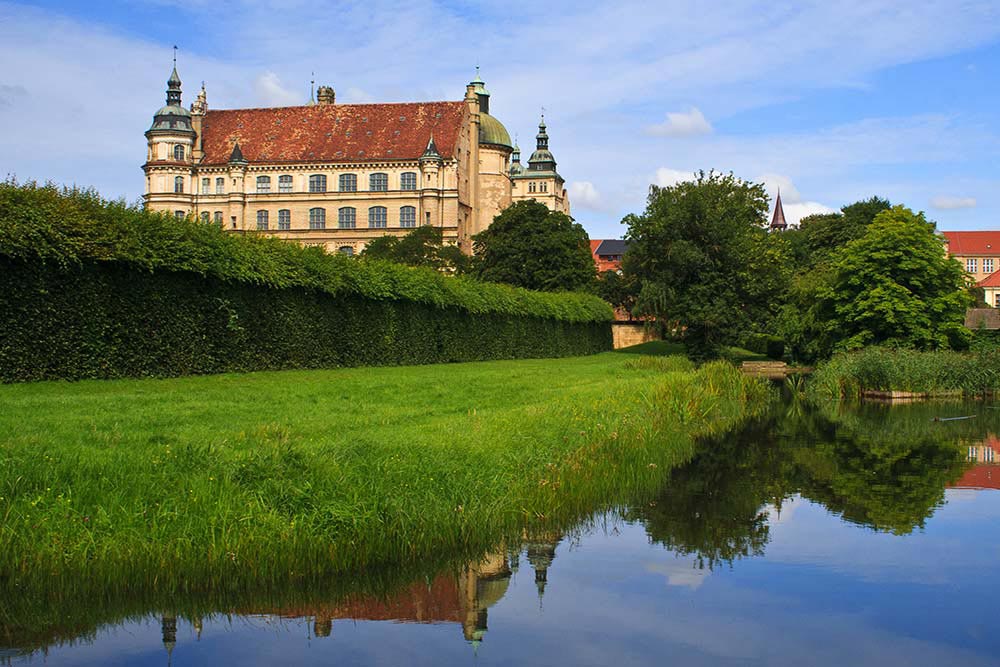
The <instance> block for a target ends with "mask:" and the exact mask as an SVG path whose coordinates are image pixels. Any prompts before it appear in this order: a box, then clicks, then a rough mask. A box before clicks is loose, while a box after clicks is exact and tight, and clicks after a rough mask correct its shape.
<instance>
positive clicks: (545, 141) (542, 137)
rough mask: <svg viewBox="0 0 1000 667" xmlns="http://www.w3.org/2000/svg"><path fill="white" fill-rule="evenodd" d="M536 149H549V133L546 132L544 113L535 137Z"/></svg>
mask: <svg viewBox="0 0 1000 667" xmlns="http://www.w3.org/2000/svg"><path fill="white" fill-rule="evenodd" d="M535 141H536V142H537V143H536V146H535V147H536V149H537V150H540V151H542V150H546V151H547V150H548V149H549V133H548V132H547V131H546V126H545V112H544V111H543V112H542V120H541V122H539V123H538V134H536V135H535Z"/></svg>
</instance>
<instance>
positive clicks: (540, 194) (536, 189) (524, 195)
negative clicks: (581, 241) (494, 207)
mask: <svg viewBox="0 0 1000 667" xmlns="http://www.w3.org/2000/svg"><path fill="white" fill-rule="evenodd" d="M514 151H515V152H514V157H515V159H514V161H513V162H512V163H511V166H510V172H509V175H510V178H511V181H512V182H513V189H512V191H511V199H512V200H513V201H524V200H528V199H534V200H535V201H538V202H541V203H543V204H545V205H546V206H548V207H549V209H551V210H553V211H559V212H562V213H565V214H566V215H569V197H568V196H567V194H566V189H565V181H564V180H563V177H562V176H560V175H559V172H558V171H556V159H555V156H553V155H552V151H550V150H549V132H548V126H547V125H546V124H545V114H544V113H543V114H542V117H541V120H540V121H539V123H538V134H536V135H535V150H534V152H533V153H532V154H531V157H529V158H528V166H527V167H526V168H525V167H524V166H523V165H522V164H521V151H520V149H519V148H518V147H516V146H515V148H514Z"/></svg>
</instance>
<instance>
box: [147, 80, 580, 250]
mask: <svg viewBox="0 0 1000 667" xmlns="http://www.w3.org/2000/svg"><path fill="white" fill-rule="evenodd" d="M146 139H147V140H148V148H147V155H146V163H145V164H144V165H143V171H144V172H145V175H146V185H145V196H144V200H145V204H146V206H147V207H148V208H150V209H153V210H157V211H165V212H172V213H173V214H174V215H175V216H177V217H178V218H184V217H187V216H196V217H198V218H199V219H201V220H202V221H204V222H214V223H216V224H218V225H220V226H222V227H223V228H224V229H227V230H230V231H233V232H238V233H248V232H250V233H258V232H259V233H265V234H271V235H275V236H279V237H281V238H286V239H292V240H295V241H298V242H300V243H302V244H305V245H317V246H322V247H324V248H325V249H326V250H327V251H329V252H341V253H345V254H355V253H358V252H360V251H361V250H363V249H364V246H365V244H366V243H367V242H369V241H370V240H372V239H374V238H378V237H379V236H382V235H385V234H397V235H402V234H406V233H407V232H409V231H410V230H411V229H412V228H414V227H416V226H417V225H421V224H423V225H434V226H437V227H440V228H441V230H442V232H443V236H444V239H445V241H446V242H447V243H452V244H457V245H458V246H459V247H460V248H461V249H462V250H463V251H464V252H466V253H471V252H472V241H471V237H472V236H473V235H475V234H477V233H479V232H480V231H482V230H484V229H486V228H487V227H488V226H489V225H490V223H491V222H492V221H493V218H494V217H495V216H496V215H497V214H498V213H499V212H500V211H502V210H503V209H505V208H506V207H508V206H510V204H511V203H513V202H516V201H519V200H526V199H535V200H537V201H539V202H542V203H544V204H545V205H546V206H548V207H549V208H550V209H552V210H554V211H561V212H563V213H566V214H567V215H568V214H569V199H568V197H567V194H566V189H565V187H564V186H565V183H564V181H563V178H562V177H561V176H560V175H559V173H558V172H557V171H556V161H555V158H554V157H553V155H552V153H551V152H550V151H549V148H548V142H549V137H548V133H547V128H546V126H545V118H544V116H543V117H542V121H541V123H540V124H539V126H538V135H537V138H536V140H537V148H536V150H535V151H534V152H533V153H532V155H531V157H530V158H529V160H528V164H527V166H523V165H522V164H521V162H520V150H519V149H518V148H517V147H516V146H515V145H514V144H513V143H512V142H511V140H510V135H509V134H508V132H507V130H506V128H504V126H503V124H502V123H501V122H500V121H499V120H497V119H496V118H494V117H493V116H491V115H490V93H489V91H487V90H486V86H485V83H484V82H483V81H482V79H481V78H480V77H479V74H478V68H477V74H476V78H475V79H473V80H472V81H471V82H470V83H469V84H468V86H467V87H466V93H465V98H464V99H463V100H462V101H460V102H405V103H396V104H337V103H336V99H335V93H334V90H333V89H332V88H330V87H329V86H320V87H319V89H318V90H317V91H316V95H315V97H313V96H312V95H311V96H310V100H309V104H307V105H304V106H294V107H274V108H260V109H227V110H209V108H208V101H207V95H206V91H205V87H204V84H203V85H202V88H201V91H200V92H199V94H198V97H197V99H196V100H195V102H194V103H193V104H191V107H190V109H187V108H185V107H184V106H183V105H182V103H181V80H180V77H179V76H178V74H177V67H176V63H175V66H174V69H173V72H172V73H171V75H170V79H169V80H168V81H167V104H166V106H164V107H163V108H161V109H160V110H159V111H157V112H156V114H155V115H154V116H153V124H152V126H151V127H150V128H149V130H148V131H147V132H146Z"/></svg>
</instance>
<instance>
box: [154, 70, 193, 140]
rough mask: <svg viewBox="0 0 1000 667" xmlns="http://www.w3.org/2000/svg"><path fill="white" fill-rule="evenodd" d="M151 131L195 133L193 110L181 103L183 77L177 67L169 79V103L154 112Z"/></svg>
mask: <svg viewBox="0 0 1000 667" xmlns="http://www.w3.org/2000/svg"><path fill="white" fill-rule="evenodd" d="M149 132H169V133H171V134H194V129H192V127H191V112H190V111H188V110H187V109H185V108H184V106H183V105H182V104H181V78H180V77H179V76H178V75H177V68H176V67H174V71H173V72H171V73H170V78H169V79H167V104H166V105H165V106H163V107H160V110H159V111H157V112H156V113H155V114H153V124H152V126H150V128H149Z"/></svg>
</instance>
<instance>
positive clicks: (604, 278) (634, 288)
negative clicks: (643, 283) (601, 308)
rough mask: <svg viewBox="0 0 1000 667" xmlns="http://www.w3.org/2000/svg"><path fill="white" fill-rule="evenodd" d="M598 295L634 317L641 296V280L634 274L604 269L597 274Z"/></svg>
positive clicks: (630, 316)
mask: <svg viewBox="0 0 1000 667" xmlns="http://www.w3.org/2000/svg"><path fill="white" fill-rule="evenodd" d="M596 284H597V290H596V291H597V296H599V297H601V298H602V299H604V300H605V301H607V302H608V303H610V304H611V305H612V306H614V308H615V309H616V310H621V311H624V312H625V313H627V314H628V316H629V319H631V318H632V309H633V308H635V302H636V299H637V298H638V296H639V281H638V280H637V279H636V278H635V276H633V275H629V274H624V273H619V272H618V271H602V272H601V274H600V275H599V276H597V283H596Z"/></svg>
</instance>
